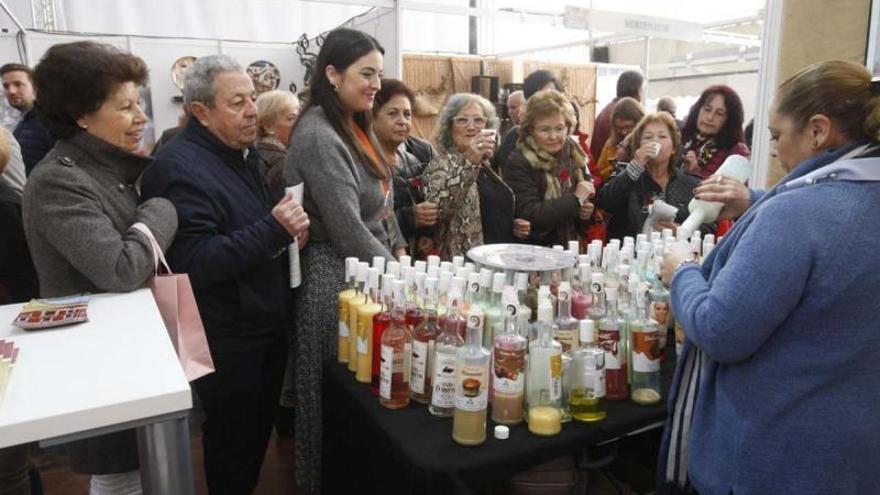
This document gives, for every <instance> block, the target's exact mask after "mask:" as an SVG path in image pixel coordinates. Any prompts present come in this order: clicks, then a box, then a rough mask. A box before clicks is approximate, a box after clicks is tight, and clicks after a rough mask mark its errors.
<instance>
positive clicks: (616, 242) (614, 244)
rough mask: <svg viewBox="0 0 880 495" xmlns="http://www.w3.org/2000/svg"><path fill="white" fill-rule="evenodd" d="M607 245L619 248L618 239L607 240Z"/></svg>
mask: <svg viewBox="0 0 880 495" xmlns="http://www.w3.org/2000/svg"><path fill="white" fill-rule="evenodd" d="M608 246H609V247H611V246H614V249H620V239H611V240H610V241H608Z"/></svg>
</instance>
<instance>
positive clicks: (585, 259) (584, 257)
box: [577, 248, 590, 265]
mask: <svg viewBox="0 0 880 495" xmlns="http://www.w3.org/2000/svg"><path fill="white" fill-rule="evenodd" d="M587 250H589V248H587ZM577 262H578V265H582V264H584V263H586V264H590V255H589V254H579V255H578V261H577Z"/></svg>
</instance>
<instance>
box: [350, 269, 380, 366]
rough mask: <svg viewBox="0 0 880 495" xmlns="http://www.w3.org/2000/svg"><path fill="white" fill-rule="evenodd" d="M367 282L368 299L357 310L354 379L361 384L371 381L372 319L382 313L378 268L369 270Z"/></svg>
mask: <svg viewBox="0 0 880 495" xmlns="http://www.w3.org/2000/svg"><path fill="white" fill-rule="evenodd" d="M367 282H368V284H367V285H368V286H369V291H368V293H369V297H368V298H367V302H366V304H364V305H363V306H361V307H359V308H358V310H357V311H358V324H357V369H356V370H355V379H356V380H357V381H359V382H361V383H370V382H371V381H372V380H373V353H372V350H373V317H374V316H376V315H377V314H379V313H380V312H381V311H382V304H381V301H382V298H381V296H380V293H379V269H378V268H370V271H369V273H368V275H367Z"/></svg>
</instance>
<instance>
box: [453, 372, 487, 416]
mask: <svg viewBox="0 0 880 495" xmlns="http://www.w3.org/2000/svg"><path fill="white" fill-rule="evenodd" d="M487 375H488V373H487V370H486V369H485V368H483V367H482V366H462V368H461V371H460V372H459V375H458V378H459V380H458V384H457V386H456V389H455V408H456V409H461V410H462V411H471V412H476V411H482V410H484V409H486V407H487V406H488V404H489V393H488V390H487V389H486V382H487V381H489V380H488V376H487Z"/></svg>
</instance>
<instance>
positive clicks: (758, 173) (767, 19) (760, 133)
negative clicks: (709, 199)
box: [749, 0, 783, 188]
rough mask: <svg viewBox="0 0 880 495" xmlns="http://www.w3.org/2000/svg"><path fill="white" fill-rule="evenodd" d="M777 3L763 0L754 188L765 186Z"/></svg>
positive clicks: (777, 34) (778, 35)
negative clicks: (764, 4) (764, 3)
mask: <svg viewBox="0 0 880 495" xmlns="http://www.w3.org/2000/svg"><path fill="white" fill-rule="evenodd" d="M782 4H783V2H782V1H781V0H767V4H766V6H765V8H764V30H763V33H762V34H761V65H760V67H759V69H758V91H757V93H758V94H757V101H755V125H754V128H753V129H754V131H753V134H752V150H751V152H752V177H751V180H750V181H749V184H750V185H751V186H752V187H754V188H764V187H767V185H768V184H767V178H768V175H769V174H768V172H769V170H770V130H769V129H767V125H768V123H769V119H770V104H771V101H772V100H773V95H774V93H775V92H776V79H777V76H778V72H779V44H780V42H781V40H782V36H781V32H780V31H782V29H781V27H782Z"/></svg>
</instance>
